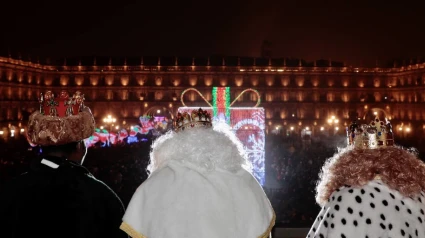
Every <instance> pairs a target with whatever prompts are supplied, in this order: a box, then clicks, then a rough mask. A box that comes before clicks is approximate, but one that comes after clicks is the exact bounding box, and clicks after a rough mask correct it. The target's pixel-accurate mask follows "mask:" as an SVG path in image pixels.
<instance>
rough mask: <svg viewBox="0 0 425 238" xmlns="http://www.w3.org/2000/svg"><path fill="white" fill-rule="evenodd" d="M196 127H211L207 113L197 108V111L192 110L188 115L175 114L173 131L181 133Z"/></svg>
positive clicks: (185, 113) (184, 113) (209, 116)
mask: <svg viewBox="0 0 425 238" xmlns="http://www.w3.org/2000/svg"><path fill="white" fill-rule="evenodd" d="M196 127H207V128H208V127H212V122H211V115H210V114H209V113H208V112H207V111H204V110H202V109H201V108H199V109H198V110H193V111H192V113H191V114H190V115H189V113H187V112H183V113H180V112H179V113H177V116H176V119H175V121H174V130H175V131H183V130H186V129H191V128H196Z"/></svg>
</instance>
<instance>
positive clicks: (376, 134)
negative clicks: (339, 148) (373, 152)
mask: <svg viewBox="0 0 425 238" xmlns="http://www.w3.org/2000/svg"><path fill="white" fill-rule="evenodd" d="M347 143H348V145H351V146H354V147H355V148H360V149H375V148H379V147H386V146H393V145H394V134H393V130H392V126H391V123H390V121H389V120H387V119H386V118H385V121H381V120H380V119H379V118H378V116H376V117H375V119H374V120H372V121H371V122H370V123H369V124H362V125H358V124H357V122H356V121H353V123H352V124H351V125H350V127H347Z"/></svg>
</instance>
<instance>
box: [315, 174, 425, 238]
mask: <svg viewBox="0 0 425 238" xmlns="http://www.w3.org/2000/svg"><path fill="white" fill-rule="evenodd" d="M424 202H425V197H424V193H421V194H418V196H415V197H412V198H410V197H404V196H403V195H401V194H400V193H399V192H398V191H395V190H392V189H390V188H388V186H387V185H385V184H384V183H382V181H380V180H375V181H371V182H369V183H368V184H367V185H365V186H363V187H361V188H353V187H342V188H340V189H338V190H336V191H335V192H334V193H333V194H332V195H331V197H330V199H329V202H328V203H327V204H326V205H325V206H324V207H323V208H322V210H321V211H320V213H319V215H318V216H317V219H316V220H315V222H314V224H313V226H312V228H311V230H310V232H309V233H308V235H307V237H311V238H313V237H317V238H325V237H328V238H337V237H338V238H344V237H345V238H365V237H368V238H378V237H379V238H389V237H392V238H398V237H400V238H401V237H406V238H409V237H410V238H413V237H425V223H424V222H425V214H424V211H425V204H424Z"/></svg>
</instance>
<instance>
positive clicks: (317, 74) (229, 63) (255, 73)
mask: <svg viewBox="0 0 425 238" xmlns="http://www.w3.org/2000/svg"><path fill="white" fill-rule="evenodd" d="M214 86H217V87H231V93H232V99H233V98H235V97H236V96H237V95H239V94H240V93H241V92H242V91H243V90H244V89H247V88H255V89H256V90H258V91H259V92H260V94H261V107H264V109H265V117H266V118H265V123H266V132H267V133H270V132H272V131H273V130H278V131H280V132H286V131H288V132H289V131H294V132H301V131H302V130H305V129H306V128H308V129H309V130H311V131H312V133H313V134H314V133H319V132H320V131H321V130H325V131H330V130H336V128H338V129H339V131H340V132H341V133H343V131H344V130H345V127H346V125H349V124H350V122H351V118H353V115H354V117H359V118H363V117H364V116H365V115H366V114H367V113H370V112H371V111H374V110H375V108H379V109H382V110H379V113H384V114H386V116H387V117H388V118H389V119H390V120H391V121H392V125H393V128H394V129H395V130H396V131H398V133H399V134H409V133H410V134H412V133H421V135H422V134H423V133H424V129H425V123H424V121H425V63H423V62H411V63H410V64H407V65H405V66H402V67H388V68H378V67H377V68H352V67H345V66H344V65H343V64H336V63H334V62H330V61H316V62H312V63H307V62H304V61H296V62H293V61H291V60H288V59H260V58H257V59H255V58H238V57H225V58H219V57H211V58H184V57H178V58H177V57H138V58H130V57H129V58H123V59H118V58H112V59H109V58H100V57H98V58H91V59H88V60H85V59H82V60H81V61H74V62H73V60H71V59H67V60H63V61H62V62H56V63H34V62H30V61H25V60H21V59H14V58H10V57H9V58H8V57H0V127H1V128H2V129H1V130H3V132H0V133H10V130H11V128H14V129H13V130H15V131H16V132H17V133H18V132H19V131H20V128H19V127H20V126H24V125H25V123H26V121H25V120H26V119H27V117H28V115H29V113H31V112H32V111H34V110H37V109H38V108H39V104H38V96H39V94H40V93H44V92H45V91H46V90H52V91H53V92H56V93H58V92H59V91H60V90H61V89H66V90H68V91H69V92H70V93H71V94H72V93H73V92H74V91H76V90H80V91H82V92H83V93H84V94H85V98H86V105H88V106H89V107H90V108H91V109H92V111H93V114H94V116H95V118H96V120H97V122H98V123H99V125H100V124H102V118H104V117H105V116H107V115H113V116H114V117H116V118H117V123H118V124H119V125H122V126H129V125H131V124H132V123H137V121H138V118H139V116H141V115H144V114H155V113H164V112H166V114H168V115H169V116H171V115H172V114H174V113H175V112H176V110H177V108H178V107H180V106H182V104H181V102H180V94H181V92H183V91H184V90H185V89H187V88H191V87H193V88H196V89H198V90H199V91H200V92H201V93H202V95H203V96H204V97H205V98H206V99H207V100H208V101H211V100H212V92H211V90H212V87H214ZM256 97H257V96H256V94H254V93H246V94H244V95H243V96H241V97H240V98H239V99H238V100H237V103H235V106H253V105H255V103H256V101H257V98H256ZM184 100H185V103H186V104H187V106H207V105H206V103H205V101H204V100H203V99H202V98H201V96H199V95H198V94H197V93H195V92H189V93H187V94H185V99H184ZM19 123H21V124H19ZM0 136H1V135H0Z"/></svg>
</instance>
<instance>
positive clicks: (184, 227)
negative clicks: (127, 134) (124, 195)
mask: <svg viewBox="0 0 425 238" xmlns="http://www.w3.org/2000/svg"><path fill="white" fill-rule="evenodd" d="M150 157H151V161H150V165H149V167H148V169H149V171H150V173H151V174H150V176H149V178H148V179H147V180H146V181H145V182H144V183H143V184H142V185H140V187H139V188H138V189H137V191H136V192H135V194H134V195H133V198H132V200H131V202H130V204H129V207H128V209H127V212H126V214H125V216H124V218H123V224H122V226H121V228H122V229H123V230H125V231H127V233H128V234H129V235H131V234H138V235H140V236H139V237H144V236H145V237H164V238H165V237H167V238H173V237H188V238H191V237H204V238H210V237H211V238H213V237H230V236H232V237H253V238H257V237H268V235H269V233H270V230H271V228H272V227H273V225H274V220H275V216H274V212H273V209H272V207H271V205H270V202H269V200H268V198H267V197H266V195H265V193H264V191H263V189H262V188H261V186H260V185H259V183H258V182H257V180H256V179H255V178H254V177H253V176H252V175H251V173H250V171H251V169H250V168H251V167H250V165H249V163H248V161H247V159H246V153H245V151H244V147H243V145H242V143H241V142H240V141H239V139H238V138H237V137H236V135H235V134H234V133H233V132H232V131H231V129H230V127H229V126H228V125H227V124H221V123H220V124H214V125H213V124H212V121H211V117H210V116H209V114H208V113H207V112H206V111H204V110H202V109H199V110H194V111H193V112H192V113H182V114H179V115H177V116H176V121H175V128H174V130H173V131H170V132H169V133H167V134H165V135H163V136H161V137H159V138H158V139H157V140H156V141H155V142H154V143H153V145H152V152H151V154H150ZM134 237H137V236H134Z"/></svg>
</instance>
